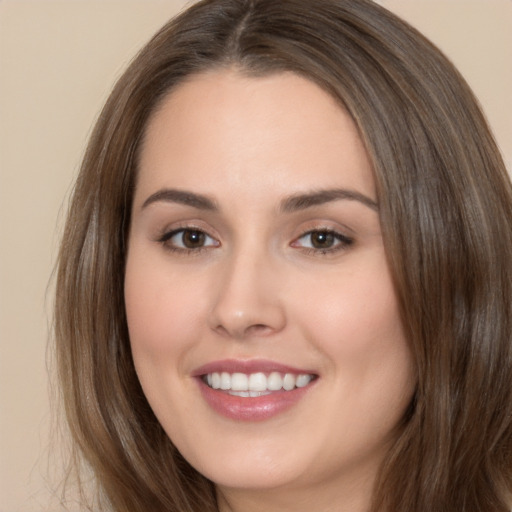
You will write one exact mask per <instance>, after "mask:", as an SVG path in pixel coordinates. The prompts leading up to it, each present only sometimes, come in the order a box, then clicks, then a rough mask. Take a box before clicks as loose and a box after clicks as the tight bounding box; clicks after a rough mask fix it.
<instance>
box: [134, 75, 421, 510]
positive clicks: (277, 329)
mask: <svg viewBox="0 0 512 512" xmlns="http://www.w3.org/2000/svg"><path fill="white" fill-rule="evenodd" d="M125 298H126V308H127V315H128V326H129V331H130V338H131V344H132V350H133V357H134V361H135V366H136V370H137V373H138V376H139V379H140V381H141V384H142V386H143V389H144V392H145V393H146V396H147V398H148V401H149V403H150V404H151V406H152V408H153V410H154V411H155V413H156V415H157V417H158V419H159V421H160V422H161V424H162V426H163V427H164V429H165V430H166V432H167V434H168V435H169V437H170V438H171V439H172V441H173V442H174V443H175V445H176V446H177V447H178V449H179V450H180V451H181V453H182V454H183V455H184V457H185V458H186V459H187V460H188V461H189V462H190V464H191V465H193V466H194V467H195V468H196V469H198V470H199V471H200V472H201V473H202V474H204V475H205V476H206V477H207V478H209V479H211V480H212V481H213V482H215V484H216V486H217V490H218V496H219V506H220V510H221V512H227V511H231V512H239V511H244V512H251V511H256V510H258V511H261V510H265V511H267V512H272V511H279V512H283V511H290V512H291V511H295V512H299V511H302V510H304V511H306V510H307V511H308V512H310V511H311V510H315V511H318V512H321V511H324V512H327V511H331V510H332V511H334V510H336V511H337V512H343V511H347V512H348V511H350V512H363V511H365V510H367V508H368V505H369V498H370V495H371V490H372V486H373V483H374V479H375V475H376V471H377V470H378V467H379V465H380V464H381V462H382V460H383V458H384V457H385V454H386V450H387V449H388V446H389V443H390V440H391V435H392V431H393V428H394V427H395V426H396V424H397V423H398V422H399V420H400V418H401V417H402V415H403V413H404V410H405V409H406V407H407V405H408V403H409V401H410V399H411V396H412V392H413V388H414V383H415V375H414V370H413V365H412V361H411V354H410V352H409V349H408V344H407V340H406V339H405V336H404V333H403V329H402V325H401V322H400V318H399V313H398V305H397V300H396V296H395V292H394V288H393V285H392V281H391V277H390V272H389V268H388V265H387V261H386V257H385V252H384V245H383V240H382V235H381V230H380V222H379V214H378V205H377V200H376V195H375V184H374V179H373V174H372V169H371V164H370V162H369V160H368V157H367V154H366V151H365V149H364V146H363V144H362V142H361V140H360V138H359V135H358V132H357V129H356V127H355V125H354V123H353V121H352V120H351V118H350V116H349V115H348V114H347V113H346V112H345V111H344V110H343V109H342V108H340V106H339V105H338V104H337V103H336V102H335V101H334V100H333V99H332V98H331V97H330V96H329V95H328V94H326V93H325V92H324V91H322V90H321V89H320V88H319V87H317V86H316V85H314V84H313V83H311V82H309V81H308V80H305V79H303V78H301V77H298V76H296V75H293V74H289V73H283V74H276V75H272V76H268V77H263V78H249V77H245V76H243V75H242V74H240V73H239V72H237V71H236V70H219V71H215V72H209V73H205V74H201V75H198V76H196V77H193V78H191V79H189V81H187V82H186V83H184V84H182V85H180V86H179V87H178V88H177V89H175V90H173V91H172V92H171V93H170V94H169V96H168V97H167V98H166V99H165V101H164V102H163V104H162V105H161V107H160V109H159V110H158V111H157V112H156V113H155V114H154V116H153V117H152V119H151V120H150V123H149V125H148V131H147V136H146V139H145V143H144V146H143V149H142V153H141V161H140V175H139V180H138V183H137V188H136V193H135V199H134V208H133V218H132V225H131V230H130V238H129V250H128V259H127V268H126V281H125ZM224 360H230V361H234V363H233V364H235V365H236V364H238V363H237V362H240V361H242V362H247V361H249V362H251V364H252V363H254V364H255V365H256V366H255V367H257V365H258V361H261V360H264V361H267V362H268V361H270V362H271V363H272V364H274V362H275V364H281V365H287V366H289V367H291V368H295V369H297V373H300V372H303V373H307V374H308V375H309V376H310V377H311V379H312V380H311V382H310V383H309V384H307V386H306V387H305V388H304V389H305V390H306V391H305V392H304V393H303V395H300V399H297V400H296V401H295V402H293V404H292V405H291V406H290V407H288V408H286V409H285V410H282V411H281V410H279V412H278V413H276V414H274V413H272V414H271V415H270V416H269V417H266V418H264V419H261V418H259V419H257V421H256V420H254V421H253V420H251V419H250V418H251V416H250V414H249V416H248V417H247V418H242V419H236V418H233V417H228V416H226V415H225V414H223V413H219V411H218V410H216V409H215V408H213V407H212V405H211V403H209V402H208V400H206V399H205V398H204V397H205V396H206V395H205V394H204V393H203V392H202V391H204V389H205V386H207V385H206V384H205V382H206V377H207V376H206V375H205V376H201V377H200V378H199V377H198V376H197V372H198V369H199V368H201V367H202V366H204V365H208V364H214V365H215V364H217V363H216V361H224ZM203 377H204V378H203ZM207 391H208V390H207ZM208 392H210V394H213V395H215V396H216V397H220V398H219V400H220V403H221V405H222V403H223V402H222V400H224V399H225V397H226V395H222V394H220V393H221V392H220V391H215V392H213V391H211V390H209V391H208ZM283 395H284V393H283ZM226 400H228V398H226ZM244 400H251V398H244ZM262 400H263V399H262ZM228 401H229V400H228ZM246 403H247V402H246ZM249 413H250V407H249ZM248 418H249V419H248Z"/></svg>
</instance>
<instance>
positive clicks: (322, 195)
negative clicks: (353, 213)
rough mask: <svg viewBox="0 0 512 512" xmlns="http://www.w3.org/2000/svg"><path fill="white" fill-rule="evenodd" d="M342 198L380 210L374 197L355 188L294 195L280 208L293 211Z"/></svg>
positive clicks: (283, 210) (288, 211)
mask: <svg viewBox="0 0 512 512" xmlns="http://www.w3.org/2000/svg"><path fill="white" fill-rule="evenodd" d="M341 199H345V200H348V201H358V202H360V203H362V204H363V205H364V206H367V207H368V208H371V209H372V210H374V211H376V212H378V211H379V205H378V204H377V203H376V202H375V201H374V200H373V199H371V198H369V197H368V196H365V195H364V194H361V193H360V192H356V191H355V190H347V189H343V188H334V189H327V190H318V191H313V192H309V193H307V194H297V195H293V196H291V197H289V198H287V199H285V200H284V201H283V202H282V204H281V208H280V210H281V211H282V212H284V213H292V212H295V211H298V210H306V209H307V208H312V207H313V206H318V205H321V204H325V203H330V202H332V201H338V200H341Z"/></svg>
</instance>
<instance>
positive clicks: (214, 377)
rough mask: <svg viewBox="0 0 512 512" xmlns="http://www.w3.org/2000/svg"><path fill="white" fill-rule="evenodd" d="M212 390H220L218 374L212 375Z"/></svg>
mask: <svg viewBox="0 0 512 512" xmlns="http://www.w3.org/2000/svg"><path fill="white" fill-rule="evenodd" d="M212 388H213V389H219V388H220V374H218V373H214V374H212Z"/></svg>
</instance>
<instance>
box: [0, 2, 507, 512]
mask: <svg viewBox="0 0 512 512" xmlns="http://www.w3.org/2000/svg"><path fill="white" fill-rule="evenodd" d="M276 1H277V0H276ZM312 1H313V0H312ZM184 3H185V2H184V1H183V0H175V1H174V2H173V1H148V0H146V1H141V0H139V1H130V0H123V1H112V0H103V1H90V0H67V1H60V2H56V1H49V0H35V1H21V0H11V1H8V0H4V1H3V2H2V1H1V0H0V512H36V511H37V512H40V511H41V510H47V509H49V510H57V509H58V507H57V506H56V505H55V504H53V505H50V506H49V505H48V503H49V496H50V491H49V487H48V484H47V481H46V475H47V473H48V468H49V467H50V469H51V468H52V467H53V468H54V470H56V471H58V470H59V465H60V464H59V463H58V458H57V462H55V461H54V462H53V463H48V452H49V451H54V450H55V447H51V448H50V447H49V446H50V445H49V440H48V439H49V434H48V433H49V428H50V417H51V416H50V400H49V396H50V394H49V389H48V378H47V362H46V361H47V359H46V345H47V340H48V336H49V334H48V332H49V329H48V324H49V321H50V320H49V318H50V314H49V313H50V311H51V304H52V286H51V284H50V285H49V282H50V274H51V270H52V266H53V264H54V259H55V254H56V250H57V244H58V233H59V230H60V228H61V224H62V211H63V205H64V197H65V196H66V194H67V193H68V192H69V190H70V187H71V184H72V181H73V178H74V176H75V174H76V171H77V167H78V165H79V161H80V156H81V154H82V151H83V147H84V144H85V141H86V139H87V136H88V134H89V132H90V127H91V124H92V123H93V121H94V118H95V116H96V115H97V112H98V110H99V108H100V106H101V105H102V103H103V101H104V100H105V98H106V95H107V93H108V91H109V89H110V87H111V85H112V83H113V81H114V80H115V78H116V77H117V76H119V74H120V72H121V70H122V69H123V68H124V66H125V65H126V63H127V62H128V60H129V59H130V57H131V56H132V55H133V54H134V52H135V51H136V50H137V49H138V48H139V47H140V46H141V45H142V44H143V43H144V41H146V40H147V39H148V37H149V36H150V35H152V34H153V33H154V32H155V31H156V30H157V29H158V28H159V27H160V26H161V25H162V24H163V23H164V22H165V20H166V19H167V18H169V17H170V16H171V15H172V14H173V13H174V12H176V11H177V10H178V9H180V8H181V6H182V5H184ZM380 3H382V4H383V5H385V6H386V7H388V8H389V9H391V10H392V11H395V12H396V13H398V14H400V15H402V16H403V17H404V18H406V19H407V20H409V21H410V22H411V23H412V24H413V25H415V26H417V27H418V28H419V29H420V30H422V31H423V32H424V33H425V34H426V35H427V36H429V37H430V38H431V39H432V40H433V41H434V42H436V43H437V44H438V45H439V46H440V47H441V48H442V49H443V50H444V51H445V52H446V53H447V54H448V55H449V56H450V57H451V58H452V60H453V61H454V62H455V63H456V65H458V66H459V68H460V69H461V71H462V72H463V74H464V75H465V76H466V78H467V79H468V81H469V83H470V84H471V85H472V86H473V88H474V90H475V92H476V93H477V95H478V96H479V98H480V99H481V102H482V105H483V107H484V110H485V112H486V114H487V116H488V118H489V120H490V122H491V125H492V126H493V127H494V130H495V132H496V136H497V139H498V142H499V144H500V147H501V148H502V151H503V153H504V156H505V159H506V161H507V164H508V168H509V169H511V168H512V165H511V164H512V99H511V94H510V91H512V65H511V64H512V1H511V0H381V1H380ZM52 464H53V466H52ZM53 472H54V471H53V470H51V471H50V473H53Z"/></svg>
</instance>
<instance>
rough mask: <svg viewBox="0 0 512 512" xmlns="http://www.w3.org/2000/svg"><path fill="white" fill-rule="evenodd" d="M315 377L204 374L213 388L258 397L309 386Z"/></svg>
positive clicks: (303, 375)
mask: <svg viewBox="0 0 512 512" xmlns="http://www.w3.org/2000/svg"><path fill="white" fill-rule="evenodd" d="M313 378H314V375H311V374H306V373H302V374H298V375H296V374H293V373H281V372H271V373H270V374H268V375H267V374H265V373H263V372H257V373H251V374H245V373H240V372H236V373H228V372H213V373H208V374H206V375H204V376H203V381H204V382H205V383H206V384H207V385H208V386H209V387H210V388H212V389H219V390H222V391H227V392H228V393H229V394H230V395H233V396H241V397H251V398H254V397H258V396H264V395H268V394H270V393H272V392H275V391H281V390H284V391H291V390H293V389H295V388H303V387H305V386H307V385H308V384H309V383H310V382H311V381H312V380H313Z"/></svg>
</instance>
